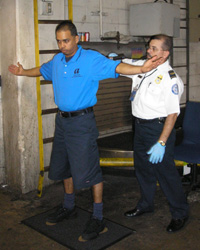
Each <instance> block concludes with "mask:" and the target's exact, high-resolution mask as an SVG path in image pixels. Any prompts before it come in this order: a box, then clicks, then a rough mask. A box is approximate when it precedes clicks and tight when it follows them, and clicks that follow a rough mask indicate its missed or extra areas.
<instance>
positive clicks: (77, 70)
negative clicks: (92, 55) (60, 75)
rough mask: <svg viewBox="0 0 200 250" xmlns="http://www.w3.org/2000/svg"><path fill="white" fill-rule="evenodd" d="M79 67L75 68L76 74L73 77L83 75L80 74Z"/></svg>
mask: <svg viewBox="0 0 200 250" xmlns="http://www.w3.org/2000/svg"><path fill="white" fill-rule="evenodd" d="M79 70H80V69H79V68H78V69H75V70H74V75H73V77H80V76H81V75H80V74H79Z"/></svg>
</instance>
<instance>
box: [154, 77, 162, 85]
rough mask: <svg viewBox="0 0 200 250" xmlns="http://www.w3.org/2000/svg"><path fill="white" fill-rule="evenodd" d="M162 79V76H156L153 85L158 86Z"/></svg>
mask: <svg viewBox="0 0 200 250" xmlns="http://www.w3.org/2000/svg"><path fill="white" fill-rule="evenodd" d="M162 79H163V76H162V75H159V76H157V78H156V80H155V83H156V84H160V82H161V81H162Z"/></svg>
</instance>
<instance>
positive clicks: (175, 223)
mask: <svg viewBox="0 0 200 250" xmlns="http://www.w3.org/2000/svg"><path fill="white" fill-rule="evenodd" d="M187 220H188V217H185V218H183V219H172V220H171V222H170V224H169V225H168V227H167V232H169V233H174V232H176V231H178V230H180V229H182V228H183V227H184V226H185V223H186V221H187Z"/></svg>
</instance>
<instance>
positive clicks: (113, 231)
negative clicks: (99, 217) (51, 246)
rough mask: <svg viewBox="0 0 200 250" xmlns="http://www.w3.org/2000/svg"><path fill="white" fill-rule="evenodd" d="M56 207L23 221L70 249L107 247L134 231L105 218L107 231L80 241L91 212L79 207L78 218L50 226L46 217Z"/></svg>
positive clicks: (80, 249)
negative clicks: (93, 237)
mask: <svg viewBox="0 0 200 250" xmlns="http://www.w3.org/2000/svg"><path fill="white" fill-rule="evenodd" d="M55 209H56V208H55ZM55 209H53V210H49V211H47V212H45V213H42V214H39V215H35V216H33V217H30V218H27V219H25V220H23V221H22V223H24V224H25V225H27V226H29V227H31V228H33V229H35V230H36V231H38V232H40V233H42V234H44V235H45V236H47V237H49V238H51V239H53V240H54V241H56V242H58V243H60V244H62V245H64V246H66V247H68V248H69V249H74V250H85V249H88V250H100V249H105V248H107V247H109V246H111V245H113V244H115V243H116V242H118V241H120V240H122V239H123V238H125V237H127V236H128V235H130V234H131V233H133V230H131V229H129V228H127V227H124V226H121V225H119V224H117V223H114V222H111V221H109V220H105V221H106V227H107V228H108V231H107V232H105V233H103V234H100V235H99V237H97V238H96V239H93V240H90V241H86V242H80V241H79V240H78V238H79V236H80V235H81V233H82V231H83V230H84V227H85V224H86V222H87V221H88V219H89V218H90V216H91V213H89V212H87V211H84V210H83V209H81V208H77V212H78V216H77V217H76V218H74V219H70V220H64V221H62V222H59V223H58V224H56V225H53V226H48V225H46V224H45V220H46V217H47V216H48V215H49V214H50V213H52V212H54V210H55Z"/></svg>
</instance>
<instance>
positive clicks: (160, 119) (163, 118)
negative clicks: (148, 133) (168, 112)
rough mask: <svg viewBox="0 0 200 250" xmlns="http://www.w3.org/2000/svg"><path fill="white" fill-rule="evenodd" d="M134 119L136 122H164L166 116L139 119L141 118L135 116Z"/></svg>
mask: <svg viewBox="0 0 200 250" xmlns="http://www.w3.org/2000/svg"><path fill="white" fill-rule="evenodd" d="M135 120H136V122H137V123H141V124H143V123H152V122H156V121H157V122H159V123H164V122H165V120H166V117H159V118H155V119H141V118H137V117H135Z"/></svg>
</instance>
